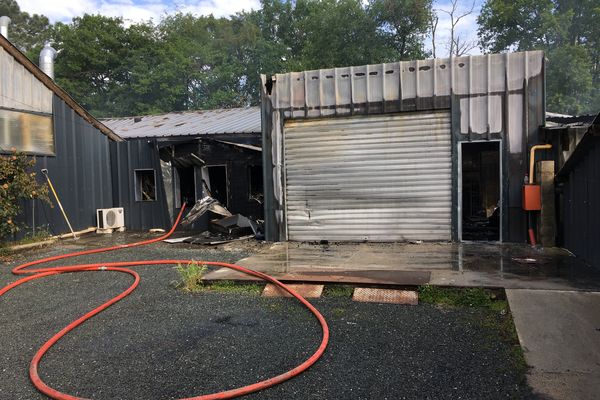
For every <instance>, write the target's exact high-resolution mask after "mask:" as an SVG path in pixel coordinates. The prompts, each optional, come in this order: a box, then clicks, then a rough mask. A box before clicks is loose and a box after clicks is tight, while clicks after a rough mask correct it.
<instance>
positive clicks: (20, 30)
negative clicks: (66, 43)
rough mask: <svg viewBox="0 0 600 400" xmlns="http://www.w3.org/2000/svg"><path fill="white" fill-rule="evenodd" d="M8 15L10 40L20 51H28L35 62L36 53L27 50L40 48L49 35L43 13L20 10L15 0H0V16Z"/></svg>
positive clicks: (46, 20)
mask: <svg viewBox="0 0 600 400" xmlns="http://www.w3.org/2000/svg"><path fill="white" fill-rule="evenodd" d="M4 15H5V16H8V17H9V18H10V19H11V23H10V26H9V33H10V34H9V38H10V41H11V42H12V43H13V44H14V45H15V46H17V47H18V48H19V49H20V50H21V51H23V52H25V53H28V55H30V56H34V57H31V58H32V59H33V60H36V62H37V56H35V54H39V51H38V52H37V53H31V54H29V52H30V51H31V50H32V49H34V48H37V49H41V47H42V46H43V44H44V41H45V40H47V39H48V38H49V37H50V29H51V26H50V22H49V21H48V18H46V17H45V16H43V15H38V14H33V15H29V13H27V12H24V11H21V7H19V4H18V3H17V2H16V0H0V16H4Z"/></svg>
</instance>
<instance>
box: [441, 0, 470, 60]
mask: <svg viewBox="0 0 600 400" xmlns="http://www.w3.org/2000/svg"><path fill="white" fill-rule="evenodd" d="M450 5H451V8H450V10H443V9H440V11H441V12H443V13H446V14H448V17H450V43H449V44H448V47H449V52H448V55H449V56H450V57H453V56H456V57H459V56H462V55H463V54H466V53H468V52H469V51H471V50H473V49H474V48H475V47H477V44H476V43H474V42H471V41H468V40H464V39H463V38H461V37H460V35H458V34H457V33H456V28H457V26H458V24H459V23H460V21H461V20H462V19H463V18H465V17H467V16H469V15H471V14H473V10H474V9H475V1H474V0H473V3H472V4H471V8H469V9H465V10H460V9H459V8H458V0H452V1H451V2H450Z"/></svg>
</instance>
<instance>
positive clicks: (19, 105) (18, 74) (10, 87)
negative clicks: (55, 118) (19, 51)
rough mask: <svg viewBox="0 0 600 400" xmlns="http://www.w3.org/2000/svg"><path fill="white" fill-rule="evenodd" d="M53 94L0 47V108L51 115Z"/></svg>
mask: <svg viewBox="0 0 600 400" xmlns="http://www.w3.org/2000/svg"><path fill="white" fill-rule="evenodd" d="M52 97H53V93H52V91H51V90H50V89H48V88H47V87H46V86H45V85H44V84H43V83H42V82H40V81H39V80H37V78H36V77H35V76H33V74H32V73H31V72H29V71H28V70H26V69H25V67H23V65H22V64H21V63H19V62H17V61H16V60H15V59H14V57H13V56H11V55H10V54H8V53H7V52H6V50H4V48H2V47H0V107H4V108H13V109H18V110H24V111H34V112H39V113H45V114H52Z"/></svg>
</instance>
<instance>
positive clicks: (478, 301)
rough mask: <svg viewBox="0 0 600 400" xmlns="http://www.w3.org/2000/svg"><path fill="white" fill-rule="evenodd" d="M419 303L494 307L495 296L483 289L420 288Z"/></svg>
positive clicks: (426, 286) (425, 286)
mask: <svg viewBox="0 0 600 400" xmlns="http://www.w3.org/2000/svg"><path fill="white" fill-rule="evenodd" d="M418 291H419V301H420V302H421V303H427V304H440V305H444V306H450V307H492V304H493V303H494V301H495V300H494V299H495V295H494V294H493V293H491V292H489V291H487V290H485V289H481V288H469V289H459V288H441V287H437V286H430V285H424V286H419V289H418Z"/></svg>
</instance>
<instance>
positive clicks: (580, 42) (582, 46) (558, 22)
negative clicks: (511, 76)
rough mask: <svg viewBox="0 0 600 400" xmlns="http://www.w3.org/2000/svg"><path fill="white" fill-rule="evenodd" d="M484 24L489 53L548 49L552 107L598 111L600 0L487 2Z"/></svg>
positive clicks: (484, 44)
mask: <svg viewBox="0 0 600 400" xmlns="http://www.w3.org/2000/svg"><path fill="white" fill-rule="evenodd" d="M478 24H479V40H480V43H481V46H482V48H483V49H485V50H487V51H491V52H501V51H506V50H520V51H523V50H544V51H545V52H546V55H547V57H548V64H547V83H548V85H547V87H548V90H547V93H548V98H547V104H548V110H550V111H554V112H561V113H569V114H581V113H593V112H598V107H599V106H600V90H598V86H599V84H600V0H581V1H577V0H487V1H486V2H485V4H484V5H483V6H482V8H481V14H480V15H479V18H478Z"/></svg>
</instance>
